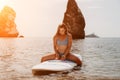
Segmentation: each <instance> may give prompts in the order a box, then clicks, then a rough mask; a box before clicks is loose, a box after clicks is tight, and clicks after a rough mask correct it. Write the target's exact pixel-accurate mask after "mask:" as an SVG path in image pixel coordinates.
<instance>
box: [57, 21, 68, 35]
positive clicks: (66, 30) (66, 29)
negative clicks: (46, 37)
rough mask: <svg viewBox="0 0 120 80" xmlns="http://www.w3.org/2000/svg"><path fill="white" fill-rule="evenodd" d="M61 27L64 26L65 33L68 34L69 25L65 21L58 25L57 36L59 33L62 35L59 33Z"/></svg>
mask: <svg viewBox="0 0 120 80" xmlns="http://www.w3.org/2000/svg"><path fill="white" fill-rule="evenodd" d="M60 28H64V29H65V34H68V28H67V26H66V25H65V24H64V23H62V24H60V25H59V26H58V28H57V32H56V34H55V36H59V35H60V34H59V31H60Z"/></svg>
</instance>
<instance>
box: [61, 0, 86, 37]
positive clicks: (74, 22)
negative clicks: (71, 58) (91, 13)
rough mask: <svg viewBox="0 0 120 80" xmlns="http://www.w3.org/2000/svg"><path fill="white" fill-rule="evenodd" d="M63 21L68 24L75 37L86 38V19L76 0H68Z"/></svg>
mask: <svg viewBox="0 0 120 80" xmlns="http://www.w3.org/2000/svg"><path fill="white" fill-rule="evenodd" d="M63 23H65V24H66V25H67V26H68V30H69V32H70V33H71V34H72V36H73V39H84V38H85V31H84V28H85V19H84V16H83V14H82V12H81V10H80V9H79V7H78V5H77V3H76V1H75V0H68V4H67V10H66V12H65V14H64V19H63Z"/></svg>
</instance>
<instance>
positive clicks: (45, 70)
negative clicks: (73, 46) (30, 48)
mask: <svg viewBox="0 0 120 80" xmlns="http://www.w3.org/2000/svg"><path fill="white" fill-rule="evenodd" d="M74 55H75V56H77V57H78V58H79V59H80V60H81V61H82V57H81V55H80V54H74ZM75 66H77V64H76V63H75V62H73V61H68V60H64V61H62V60H48V61H44V62H42V63H40V64H37V65H35V66H33V67H32V73H33V74H34V75H37V74H39V75H44V74H49V73H55V72H60V71H68V70H72V69H73V68H74V67H75Z"/></svg>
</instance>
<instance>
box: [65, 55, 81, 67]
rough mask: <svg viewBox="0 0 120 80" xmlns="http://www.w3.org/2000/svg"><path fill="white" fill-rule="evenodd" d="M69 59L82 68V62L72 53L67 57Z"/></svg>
mask: <svg viewBox="0 0 120 80" xmlns="http://www.w3.org/2000/svg"><path fill="white" fill-rule="evenodd" d="M67 59H68V60H71V61H74V62H76V63H77V65H78V66H82V61H81V60H80V59H79V58H78V57H76V56H75V55H73V54H71V53H69V54H68V55H67Z"/></svg>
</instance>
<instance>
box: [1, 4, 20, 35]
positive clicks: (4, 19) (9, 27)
mask: <svg viewBox="0 0 120 80" xmlns="http://www.w3.org/2000/svg"><path fill="white" fill-rule="evenodd" d="M15 17H16V12H15V11H14V10H13V9H12V8H10V7H8V6H5V7H4V8H3V9H2V10H1V11H0V37H17V36H18V34H19V32H18V30H17V29H16V24H15Z"/></svg>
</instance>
